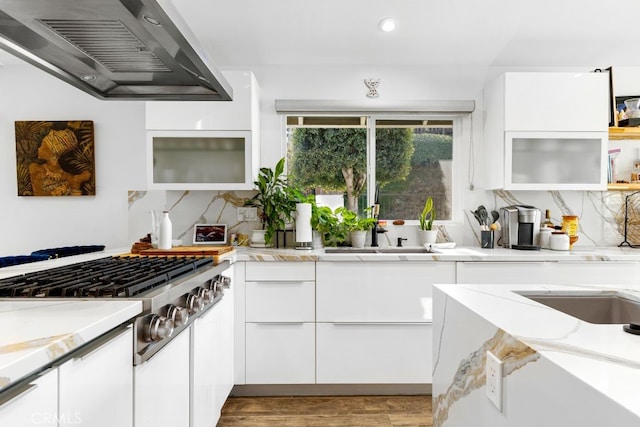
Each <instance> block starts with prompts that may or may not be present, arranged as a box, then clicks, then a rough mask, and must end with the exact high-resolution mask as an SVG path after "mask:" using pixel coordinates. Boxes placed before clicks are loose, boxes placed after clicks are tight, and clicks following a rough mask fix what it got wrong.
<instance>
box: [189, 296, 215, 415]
mask: <svg viewBox="0 0 640 427" xmlns="http://www.w3.org/2000/svg"><path fill="white" fill-rule="evenodd" d="M217 308H218V307H215V306H214V307H213V308H212V309H211V310H209V311H207V313H205V314H204V315H203V316H201V317H200V318H198V319H196V320H195V322H193V324H192V325H191V352H192V358H191V359H192V360H191V373H192V375H191V376H192V379H191V397H190V403H191V410H190V417H191V421H190V426H191V427H206V426H209V427H211V426H215V425H216V423H217V420H218V419H219V417H220V412H219V410H218V407H217V405H216V401H217V396H216V375H217V372H216V370H217V368H216V365H217V364H218V363H219V360H218V359H219V357H220V352H219V348H218V342H217V340H218V337H217V336H216V332H217V329H218V323H219V322H220V321H221V320H222V319H221V318H219V316H217V314H218V312H217Z"/></svg>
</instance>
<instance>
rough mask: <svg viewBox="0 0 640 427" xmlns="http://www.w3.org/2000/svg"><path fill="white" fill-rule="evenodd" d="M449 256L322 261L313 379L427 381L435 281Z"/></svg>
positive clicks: (445, 278) (443, 279)
mask: <svg viewBox="0 0 640 427" xmlns="http://www.w3.org/2000/svg"><path fill="white" fill-rule="evenodd" d="M455 279H456V270H455V263H454V262H425V263H421V262H416V263H414V262H406V261H399V262H381V263H375V262H319V263H318V264H317V267H316V322H317V326H316V334H317V339H316V381H317V382H318V383H323V384H366V383H370V384H372V383H375V384H412V383H415V384H423V383H430V382H431V368H432V367H431V365H432V343H431V339H432V325H431V322H432V287H433V284H435V283H445V284H446V283H455Z"/></svg>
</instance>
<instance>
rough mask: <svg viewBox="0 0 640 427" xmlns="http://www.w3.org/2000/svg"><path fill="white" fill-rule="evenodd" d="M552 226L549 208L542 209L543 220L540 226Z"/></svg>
mask: <svg viewBox="0 0 640 427" xmlns="http://www.w3.org/2000/svg"><path fill="white" fill-rule="evenodd" d="M547 227H550V228H553V222H552V221H551V210H549V209H546V210H545V211H544V222H543V223H542V228H547Z"/></svg>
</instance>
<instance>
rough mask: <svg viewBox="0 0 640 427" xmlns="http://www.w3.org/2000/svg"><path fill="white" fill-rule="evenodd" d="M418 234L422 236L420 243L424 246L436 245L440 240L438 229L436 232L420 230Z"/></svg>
mask: <svg viewBox="0 0 640 427" xmlns="http://www.w3.org/2000/svg"><path fill="white" fill-rule="evenodd" d="M418 234H419V235H420V243H422V244H423V245H425V244H427V243H431V244H433V243H436V241H437V240H438V229H437V228H436V229H435V230H418Z"/></svg>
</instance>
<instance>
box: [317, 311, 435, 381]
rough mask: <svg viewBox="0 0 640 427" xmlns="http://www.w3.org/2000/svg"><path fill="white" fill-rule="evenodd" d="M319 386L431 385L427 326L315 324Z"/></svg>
mask: <svg viewBox="0 0 640 427" xmlns="http://www.w3.org/2000/svg"><path fill="white" fill-rule="evenodd" d="M316 333H317V346H318V349H317V359H318V368H317V373H316V375H317V382H318V383H324V384H341V383H342V384H385V383H386V384H389V383H391V384H414V383H417V384H427V383H431V380H432V377H431V368H432V359H433V358H432V348H433V346H432V343H431V341H432V325H431V323H370V322H361V323H353V322H351V323H349V322H345V323H335V322H334V323H318V325H317V330H316Z"/></svg>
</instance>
